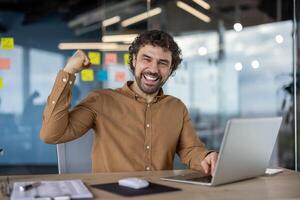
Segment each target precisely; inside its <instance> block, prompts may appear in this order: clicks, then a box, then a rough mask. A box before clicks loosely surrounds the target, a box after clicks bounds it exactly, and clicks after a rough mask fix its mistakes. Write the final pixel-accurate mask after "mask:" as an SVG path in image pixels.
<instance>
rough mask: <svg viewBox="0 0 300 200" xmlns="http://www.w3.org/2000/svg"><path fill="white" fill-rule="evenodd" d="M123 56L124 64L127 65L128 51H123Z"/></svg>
mask: <svg viewBox="0 0 300 200" xmlns="http://www.w3.org/2000/svg"><path fill="white" fill-rule="evenodd" d="M123 58H124V65H129V53H125V54H124V55H123Z"/></svg>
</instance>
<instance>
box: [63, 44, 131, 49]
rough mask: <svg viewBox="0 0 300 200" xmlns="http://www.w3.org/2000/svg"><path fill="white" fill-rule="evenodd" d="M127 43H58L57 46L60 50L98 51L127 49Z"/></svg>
mask: <svg viewBox="0 0 300 200" xmlns="http://www.w3.org/2000/svg"><path fill="white" fill-rule="evenodd" d="M128 47H129V45H125V44H122V45H121V44H117V43H103V42H91V43H59V45H58V48H59V49H61V50H76V49H89V50H91V49H97V50H100V51H128Z"/></svg>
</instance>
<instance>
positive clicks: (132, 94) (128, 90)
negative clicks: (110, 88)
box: [118, 81, 165, 103]
mask: <svg viewBox="0 0 300 200" xmlns="http://www.w3.org/2000/svg"><path fill="white" fill-rule="evenodd" d="M132 84H133V81H127V82H126V83H125V84H124V85H123V87H122V88H119V89H118V90H119V91H120V92H122V93H123V94H125V95H127V96H130V97H132V98H135V99H136V100H138V101H142V102H146V99H144V98H143V97H141V96H140V95H138V94H137V93H135V92H134V91H133V90H132V89H131V88H130V86H131V85H132ZM164 96H165V95H164V92H163V89H162V88H160V89H159V91H158V93H157V95H156V96H155V97H154V99H153V103H156V102H157V101H159V100H161V99H162V98H163V97H164Z"/></svg>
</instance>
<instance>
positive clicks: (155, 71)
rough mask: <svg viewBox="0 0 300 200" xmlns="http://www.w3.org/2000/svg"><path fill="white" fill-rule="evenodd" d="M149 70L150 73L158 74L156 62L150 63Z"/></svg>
mask: <svg viewBox="0 0 300 200" xmlns="http://www.w3.org/2000/svg"><path fill="white" fill-rule="evenodd" d="M149 69H150V71H151V72H152V73H158V70H159V68H158V64H157V62H151V64H150V66H149Z"/></svg>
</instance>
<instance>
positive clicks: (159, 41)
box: [129, 30, 182, 74]
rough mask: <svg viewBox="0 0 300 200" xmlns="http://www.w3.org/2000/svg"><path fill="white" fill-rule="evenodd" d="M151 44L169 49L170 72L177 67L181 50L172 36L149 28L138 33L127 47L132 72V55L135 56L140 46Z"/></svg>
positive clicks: (180, 59)
mask: <svg viewBox="0 0 300 200" xmlns="http://www.w3.org/2000/svg"><path fill="white" fill-rule="evenodd" d="M147 44H151V45H153V46H159V47H162V48H164V49H167V50H169V51H171V53H172V63H171V67H172V71H171V74H172V73H173V72H174V71H175V70H176V69H177V68H178V65H179V64H180V63H181V61H182V58H181V50H180V48H179V47H178V45H177V43H176V42H175V41H174V39H173V37H172V36H171V35H169V34H168V33H166V32H164V31H159V30H150V31H145V32H143V33H141V34H139V35H138V36H137V37H136V38H135V40H134V41H133V42H132V43H131V45H130V47H129V66H130V69H131V71H132V72H134V66H133V56H136V55H137V54H138V52H139V50H140V48H141V47H143V46H145V45H147Z"/></svg>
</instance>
